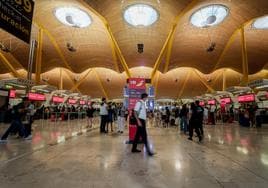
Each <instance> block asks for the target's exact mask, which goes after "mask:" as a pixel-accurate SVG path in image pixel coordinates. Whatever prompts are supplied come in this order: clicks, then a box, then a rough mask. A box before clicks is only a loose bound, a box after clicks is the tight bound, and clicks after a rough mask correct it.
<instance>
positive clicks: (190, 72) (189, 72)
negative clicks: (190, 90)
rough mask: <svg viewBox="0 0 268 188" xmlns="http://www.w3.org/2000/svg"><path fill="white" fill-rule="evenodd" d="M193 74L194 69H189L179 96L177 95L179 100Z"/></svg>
mask: <svg viewBox="0 0 268 188" xmlns="http://www.w3.org/2000/svg"><path fill="white" fill-rule="evenodd" d="M191 74H192V71H191V70H189V71H188V72H187V75H186V78H185V80H184V81H183V84H182V88H180V91H179V94H178V96H177V100H178V99H180V98H181V96H182V94H183V92H184V90H185V87H186V84H187V82H188V80H189V78H190V76H191Z"/></svg>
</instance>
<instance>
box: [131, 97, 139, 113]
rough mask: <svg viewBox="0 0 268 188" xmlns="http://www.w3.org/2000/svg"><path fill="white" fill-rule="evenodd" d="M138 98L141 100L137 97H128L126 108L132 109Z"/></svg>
mask: <svg viewBox="0 0 268 188" xmlns="http://www.w3.org/2000/svg"><path fill="white" fill-rule="evenodd" d="M139 100H141V99H139V98H130V99H129V105H128V109H130V110H132V109H134V108H135V105H136V103H137V102H138V101H139Z"/></svg>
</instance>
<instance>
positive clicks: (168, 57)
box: [164, 34, 174, 73]
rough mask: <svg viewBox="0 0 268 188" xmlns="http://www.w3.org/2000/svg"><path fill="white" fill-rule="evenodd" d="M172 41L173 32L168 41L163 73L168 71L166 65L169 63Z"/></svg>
mask: <svg viewBox="0 0 268 188" xmlns="http://www.w3.org/2000/svg"><path fill="white" fill-rule="evenodd" d="M173 43H174V34H173V35H172V36H171V39H170V41H169V42H168V47H167V55H166V63H165V68H164V73H166V72H167V71H168V67H169V64H170V56H171V51H172V46H173Z"/></svg>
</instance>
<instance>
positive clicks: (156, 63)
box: [151, 0, 199, 80]
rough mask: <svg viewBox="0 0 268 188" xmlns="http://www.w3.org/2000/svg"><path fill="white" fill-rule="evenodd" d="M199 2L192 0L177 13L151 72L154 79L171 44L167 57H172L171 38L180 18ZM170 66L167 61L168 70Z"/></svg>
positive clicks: (166, 68)
mask: <svg viewBox="0 0 268 188" xmlns="http://www.w3.org/2000/svg"><path fill="white" fill-rule="evenodd" d="M198 2H199V0H192V2H191V3H190V4H189V5H187V7H185V8H184V9H183V10H182V11H181V12H180V13H179V15H177V16H176V17H175V19H174V22H173V25H172V27H171V30H170V31H169V34H168V37H167V39H166V41H165V43H164V46H163V47H162V49H161V51H160V54H159V56H158V58H157V60H156V62H155V64H154V68H153V70H152V74H151V79H152V80H153V78H154V76H155V74H156V71H157V70H158V68H159V65H160V63H161V60H162V58H163V55H164V53H165V52H166V51H167V47H168V46H169V57H167V59H170V55H171V50H172V44H173V40H172V41H171V39H173V38H174V33H175V30H176V28H177V25H178V22H179V21H180V19H181V18H182V17H183V16H184V15H185V14H186V13H187V12H188V11H190V10H191V9H192V8H193V7H195V6H196V4H197V3H198ZM168 66H169V62H166V64H165V70H168Z"/></svg>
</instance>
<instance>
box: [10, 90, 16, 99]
mask: <svg viewBox="0 0 268 188" xmlns="http://www.w3.org/2000/svg"><path fill="white" fill-rule="evenodd" d="M9 98H16V90H14V89H11V90H10V91H9Z"/></svg>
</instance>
